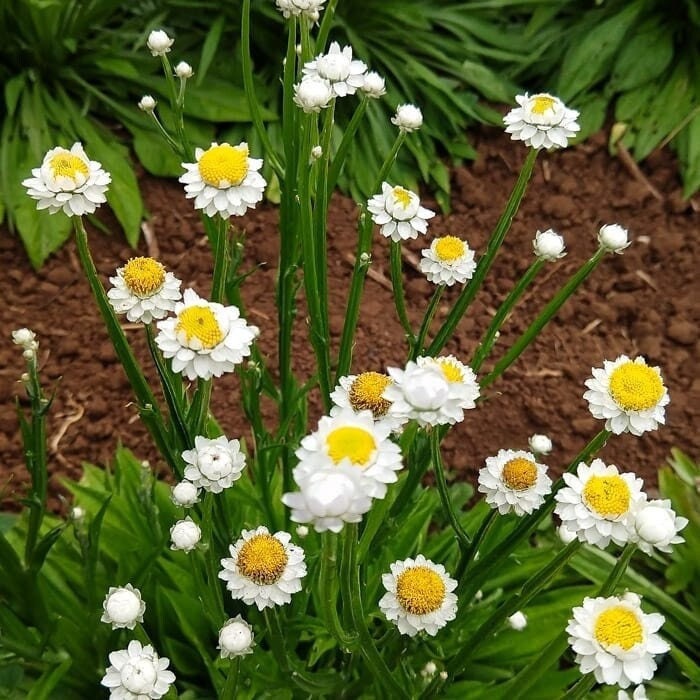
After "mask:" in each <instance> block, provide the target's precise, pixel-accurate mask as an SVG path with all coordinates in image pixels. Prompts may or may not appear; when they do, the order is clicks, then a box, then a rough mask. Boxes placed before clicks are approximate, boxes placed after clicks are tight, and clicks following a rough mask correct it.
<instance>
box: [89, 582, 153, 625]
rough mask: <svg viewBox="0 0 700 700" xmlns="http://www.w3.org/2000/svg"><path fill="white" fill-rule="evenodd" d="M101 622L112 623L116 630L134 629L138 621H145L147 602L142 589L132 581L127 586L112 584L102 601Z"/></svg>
mask: <svg viewBox="0 0 700 700" xmlns="http://www.w3.org/2000/svg"><path fill="white" fill-rule="evenodd" d="M102 610H103V613H102V617H101V618H100V621H101V622H106V623H107V624H110V625H112V629H113V630H116V629H119V628H122V627H125V628H127V629H130V630H132V629H134V627H136V623H137V622H143V614H144V612H146V603H144V602H143V600H142V599H141V591H139V589H138V588H134V587H133V586H132V585H131V584H130V583H127V584H126V586H120V587H118V588H117V587H114V586H111V587H110V589H109V591H108V592H107V595H106V596H105V599H104V601H103V602H102Z"/></svg>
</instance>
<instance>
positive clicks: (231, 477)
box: [182, 435, 245, 493]
mask: <svg viewBox="0 0 700 700" xmlns="http://www.w3.org/2000/svg"><path fill="white" fill-rule="evenodd" d="M182 459H183V460H184V461H185V472H184V476H185V479H188V480H189V481H190V482H192V484H193V485H194V486H195V487H197V488H202V489H204V490H205V491H211V493H221V492H222V491H223V490H224V489H227V488H228V487H229V486H231V484H233V482H234V481H236V480H237V479H239V478H240V476H241V473H242V472H243V469H244V468H245V455H244V454H243V453H242V452H241V443H240V442H239V441H238V440H229V439H228V438H227V437H226V436H225V435H221V436H220V437H218V438H215V439H213V440H210V439H208V438H205V437H203V436H202V435H197V437H195V439H194V449H193V450H185V451H184V452H183V453H182Z"/></svg>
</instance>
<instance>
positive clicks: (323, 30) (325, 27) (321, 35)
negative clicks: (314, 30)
mask: <svg viewBox="0 0 700 700" xmlns="http://www.w3.org/2000/svg"><path fill="white" fill-rule="evenodd" d="M337 4H338V0H328V5H326V9H325V10H324V11H323V19H322V20H321V26H320V28H319V30H318V35H317V37H316V50H317V51H318V52H319V53H320V52H322V51H325V49H326V42H327V41H328V35H329V33H330V31H331V26H332V24H333V19H334V17H335V8H336V5H337Z"/></svg>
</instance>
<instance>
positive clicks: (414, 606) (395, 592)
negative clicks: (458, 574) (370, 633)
mask: <svg viewBox="0 0 700 700" xmlns="http://www.w3.org/2000/svg"><path fill="white" fill-rule="evenodd" d="M390 569H391V573H388V574H383V575H382V583H383V584H384V588H385V589H386V591H387V592H386V593H385V594H384V596H382V599H381V600H380V601H379V608H380V609H381V611H382V612H383V613H384V615H385V616H386V618H387V620H390V621H391V622H393V623H394V624H395V625H396V626H397V627H398V628H399V632H400V633H401V634H407V635H408V636H409V637H415V635H416V634H418V633H419V632H422V631H425V632H427V633H428V634H429V635H430V636H433V637H434V636H435V635H436V634H437V633H438V631H439V630H440V629H441V628H443V627H444V626H445V625H446V624H447V623H448V622H449V621H450V620H454V619H455V617H456V616H457V596H456V595H455V594H454V593H453V591H454V590H455V588H457V581H455V580H454V579H453V578H452V577H450V576H449V574H448V573H447V572H446V571H445V567H444V566H442V564H434V563H433V562H432V561H430V559H426V558H425V557H424V556H423V555H422V554H419V555H418V556H417V557H416V558H415V559H410V558H409V559H404V560H403V561H396V562H394V563H393V564H392V565H391V566H390Z"/></svg>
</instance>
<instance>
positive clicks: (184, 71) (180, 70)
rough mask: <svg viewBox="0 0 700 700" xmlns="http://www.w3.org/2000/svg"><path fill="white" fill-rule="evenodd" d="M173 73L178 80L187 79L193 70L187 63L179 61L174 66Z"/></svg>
mask: <svg viewBox="0 0 700 700" xmlns="http://www.w3.org/2000/svg"><path fill="white" fill-rule="evenodd" d="M175 75H176V76H177V77H178V78H180V80H187V79H188V78H191V77H192V76H193V75H194V71H193V70H192V66H191V65H190V64H189V63H187V62H186V61H180V63H178V64H177V65H176V66H175Z"/></svg>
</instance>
